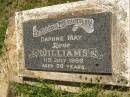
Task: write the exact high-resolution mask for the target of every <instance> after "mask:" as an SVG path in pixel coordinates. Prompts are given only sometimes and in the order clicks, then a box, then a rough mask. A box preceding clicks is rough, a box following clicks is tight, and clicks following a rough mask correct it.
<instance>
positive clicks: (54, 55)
mask: <svg viewBox="0 0 130 97" xmlns="http://www.w3.org/2000/svg"><path fill="white" fill-rule="evenodd" d="M110 21H111V13H109V12H105V13H97V14H91V15H86V16H85V15H84V16H79V17H78V16H68V17H64V18H57V19H48V20H32V21H28V22H25V23H24V24H23V31H24V52H25V65H26V68H27V69H32V70H47V71H57V72H74V73H102V74H111V41H110V39H111V36H110V33H111V22H110ZM97 64H98V65H97Z"/></svg>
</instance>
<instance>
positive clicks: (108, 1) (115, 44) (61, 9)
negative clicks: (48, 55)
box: [16, 0, 130, 86]
mask: <svg viewBox="0 0 130 97" xmlns="http://www.w3.org/2000/svg"><path fill="white" fill-rule="evenodd" d="M128 2H129V1H128V0H87V1H80V2H75V3H69V4H62V5H56V6H50V7H44V8H36V9H32V10H27V11H21V12H17V13H16V25H17V26H16V32H17V33H16V34H17V51H18V53H17V54H18V61H17V62H18V66H19V71H20V72H19V76H29V77H40V78H44V79H52V80H61V81H71V82H85V83H91V82H92V83H102V84H111V85H123V86H130V84H129V80H130V76H129V74H130V62H129V57H130V56H129V26H128V25H129V22H128V20H129V12H128V8H129V7H128V6H129V5H128ZM100 12H112V14H113V17H112V33H111V36H112V39H111V42H112V45H111V46H112V69H113V73H112V75H94V74H93V75H89V74H73V73H59V72H55V73H54V72H44V71H31V70H27V69H26V68H25V67H24V66H25V64H24V53H23V52H24V48H23V30H22V23H23V22H26V21H29V20H34V19H48V18H58V17H64V16H67V15H72V16H73V15H84V14H90V13H100ZM61 76H62V77H61Z"/></svg>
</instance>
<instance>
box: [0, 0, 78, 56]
mask: <svg viewBox="0 0 130 97" xmlns="http://www.w3.org/2000/svg"><path fill="white" fill-rule="evenodd" d="M73 1H79V0H0V55H1V54H2V53H3V47H4V39H5V33H6V29H7V26H8V20H9V17H11V16H13V15H14V12H15V11H21V10H27V9H32V8H37V7H44V6H50V5H54V4H60V3H66V2H73Z"/></svg>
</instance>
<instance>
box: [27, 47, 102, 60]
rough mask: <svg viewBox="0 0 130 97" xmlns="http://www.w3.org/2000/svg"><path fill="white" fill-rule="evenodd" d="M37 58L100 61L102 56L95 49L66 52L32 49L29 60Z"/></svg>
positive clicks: (67, 50)
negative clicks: (81, 58)
mask: <svg viewBox="0 0 130 97" xmlns="http://www.w3.org/2000/svg"><path fill="white" fill-rule="evenodd" d="M37 57H86V58H94V59H102V58H103V54H102V53H101V52H99V51H98V50H97V49H96V48H88V49H66V50H57V49H55V50H46V49H45V48H43V49H34V50H32V52H31V53H30V54H29V58H37Z"/></svg>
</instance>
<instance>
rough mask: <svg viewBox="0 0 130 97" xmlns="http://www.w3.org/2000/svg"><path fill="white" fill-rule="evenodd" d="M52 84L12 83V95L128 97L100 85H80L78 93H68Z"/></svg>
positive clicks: (31, 96)
mask: <svg viewBox="0 0 130 97" xmlns="http://www.w3.org/2000/svg"><path fill="white" fill-rule="evenodd" d="M55 86H56V85H54V84H52V83H49V84H48V83H45V82H44V81H43V82H40V83H38V82H37V83H36V82H35V83H33V84H31V85H29V84H27V83H24V84H20V83H16V82H12V84H11V90H12V94H13V95H15V96H20V97H129V96H130V95H125V94H123V93H122V92H121V91H119V88H118V89H111V91H109V90H105V89H104V88H103V86H101V85H91V84H87V85H81V86H80V87H81V89H80V92H79V93H70V92H66V91H63V90H61V89H60V88H58V89H57V88H56V87H55Z"/></svg>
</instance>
